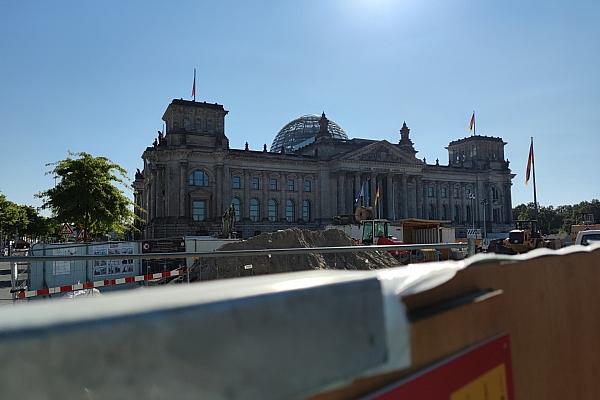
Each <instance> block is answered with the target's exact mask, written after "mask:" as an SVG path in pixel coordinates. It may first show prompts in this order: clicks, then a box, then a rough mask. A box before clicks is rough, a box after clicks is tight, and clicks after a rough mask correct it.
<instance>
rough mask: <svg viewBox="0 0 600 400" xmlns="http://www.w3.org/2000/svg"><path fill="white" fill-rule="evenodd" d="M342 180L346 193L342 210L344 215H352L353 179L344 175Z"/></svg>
mask: <svg viewBox="0 0 600 400" xmlns="http://www.w3.org/2000/svg"><path fill="white" fill-rule="evenodd" d="M344 180H345V182H346V183H345V187H346V192H345V195H344V200H345V202H344V208H345V210H346V214H353V213H354V194H355V193H354V186H353V184H354V178H353V176H352V175H348V174H345V175H344Z"/></svg>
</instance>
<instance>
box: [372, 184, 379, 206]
mask: <svg viewBox="0 0 600 400" xmlns="http://www.w3.org/2000/svg"><path fill="white" fill-rule="evenodd" d="M378 201H379V186H377V190H376V191H375V203H374V204H373V208H377V202H378Z"/></svg>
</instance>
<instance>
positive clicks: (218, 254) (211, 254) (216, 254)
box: [0, 243, 467, 263]
mask: <svg viewBox="0 0 600 400" xmlns="http://www.w3.org/2000/svg"><path fill="white" fill-rule="evenodd" d="M464 248H467V243H428V244H395V245H385V246H377V245H372V246H338V247H297V248H287V249H260V250H227V251H203V252H193V251H192V252H181V253H145V254H127V255H124V254H112V255H69V256H20V257H14V256H10V257H1V258H0V261H4V262H13V263H14V262H31V261H78V260H122V259H124V258H127V259H133V260H142V259H177V258H186V257H199V258H200V257H201V258H222V257H244V256H261V255H264V256H269V255H294V254H305V253H319V254H332V253H357V252H364V251H387V250H400V251H402V250H405V251H409V250H425V249H464Z"/></svg>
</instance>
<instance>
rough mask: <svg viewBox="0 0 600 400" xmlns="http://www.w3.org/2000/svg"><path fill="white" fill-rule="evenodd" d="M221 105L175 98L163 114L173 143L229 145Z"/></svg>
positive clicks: (168, 140)
mask: <svg viewBox="0 0 600 400" xmlns="http://www.w3.org/2000/svg"><path fill="white" fill-rule="evenodd" d="M227 113H228V111H227V110H225V109H224V108H223V106H222V105H221V104H217V103H214V104H212V103H207V102H196V101H188V100H181V99H180V100H176V99H175V100H173V101H172V102H171V104H169V106H168V107H167V109H166V111H165V113H164V114H163V117H162V119H163V121H165V125H166V128H167V132H166V136H165V139H166V141H167V144H168V145H169V146H193V147H216V148H229V140H228V139H227V137H226V136H225V116H226V115H227Z"/></svg>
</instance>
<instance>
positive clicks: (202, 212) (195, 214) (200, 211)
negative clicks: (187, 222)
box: [192, 200, 206, 221]
mask: <svg viewBox="0 0 600 400" xmlns="http://www.w3.org/2000/svg"><path fill="white" fill-rule="evenodd" d="M192 219H193V220H194V221H204V220H205V219H206V201H205V200H194V201H193V202H192Z"/></svg>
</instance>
